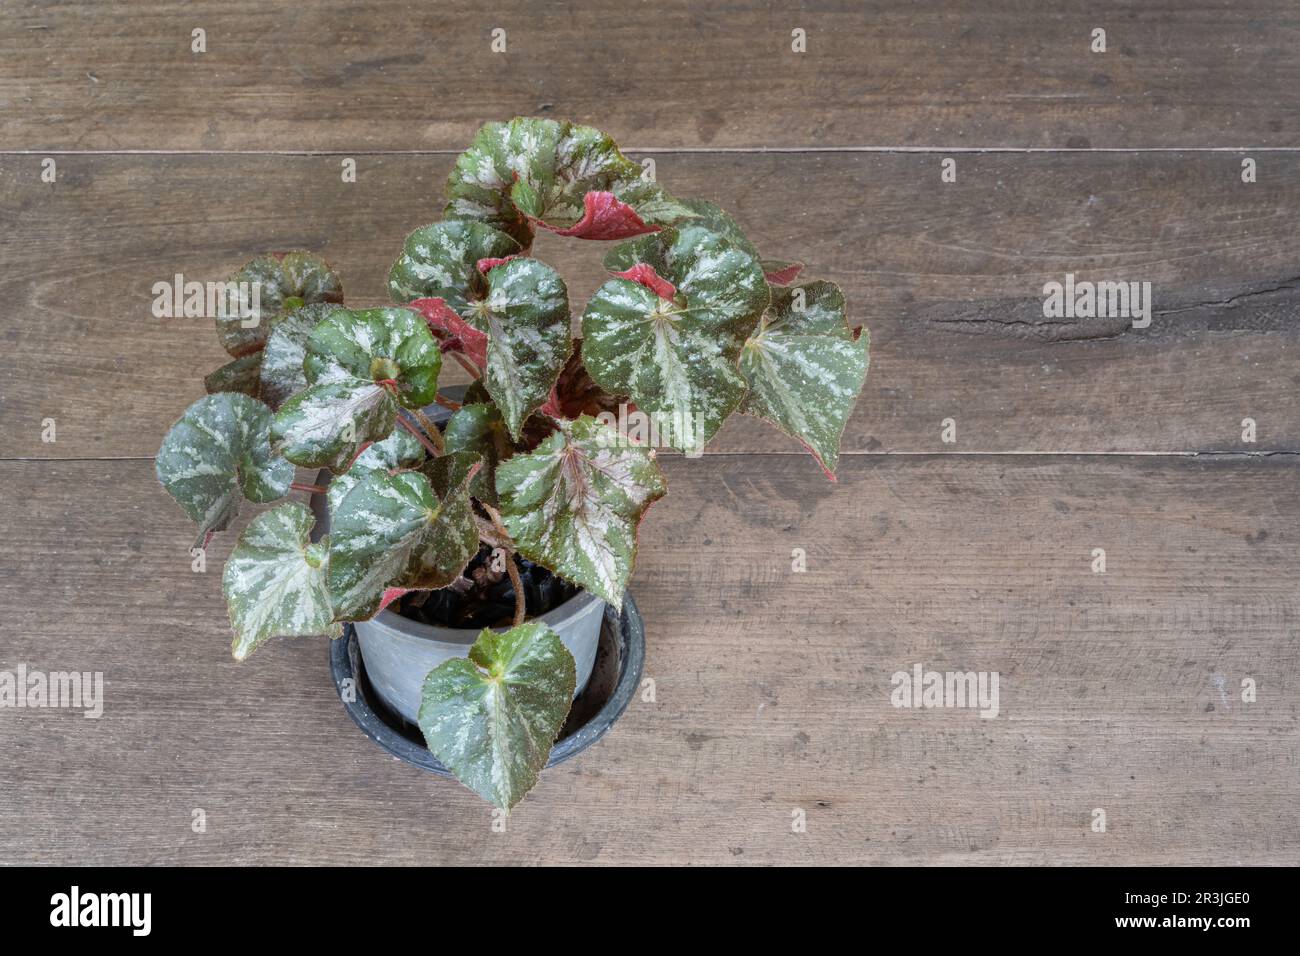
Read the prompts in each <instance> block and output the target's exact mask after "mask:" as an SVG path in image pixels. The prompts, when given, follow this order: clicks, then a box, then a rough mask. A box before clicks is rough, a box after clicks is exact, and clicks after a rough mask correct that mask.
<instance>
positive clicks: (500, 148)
mask: <svg viewBox="0 0 1300 956" xmlns="http://www.w3.org/2000/svg"><path fill="white" fill-rule="evenodd" d="M589 193H595V194H603V195H605V196H606V197H607V199H608V203H607V204H604V205H601V206H600V210H599V211H598V210H597V209H596V208H594V207H593V206H592V205H591V204H590V203H589V201H588V199H587V196H588V194H589ZM447 197H448V200H449V201H448V203H447V209H446V215H447V217H448V218H449V219H467V220H475V221H478V222H483V223H486V224H488V225H489V226H492V227H493V228H495V229H498V230H500V231H501V232H504V233H507V234H508V235H510V236H511V237H513V238H514V239H516V240H517V241H518V242H519V244H520V245H521V246H523V247H525V248H527V247H528V246H530V245H531V244H532V241H533V226H534V224H541V225H543V226H545V227H546V228H548V229H552V230H554V231H557V232H560V233H561V234H565V235H576V236H582V237H586V238H599V239H624V238H627V237H628V236H634V235H637V234H638V233H642V232H646V231H648V230H649V229H653V228H655V227H656V226H661V225H667V224H669V223H672V222H676V221H678V220H679V219H682V218H683V217H688V218H689V217H691V216H692V215H693V214H692V213H691V211H690V210H689V209H688V208H686V207H685V206H684V205H683V204H681V203H679V202H678V201H677V200H675V199H673V198H672V197H671V196H669V195H668V194H667V193H666V192H665V191H664V190H663V188H662V187H660V186H659V184H658V183H655V182H653V181H651V180H648V179H645V178H644V177H643V176H642V169H641V167H640V165H638V164H637V163H634V162H633V161H632V160H630V159H627V158H626V157H625V156H624V155H623V154H622V153H620V152H619V150H618V147H617V146H616V145H615V143H614V140H613V139H611V138H610V137H609V136H607V135H606V134H605V133H602V132H601V131H600V130H598V129H593V128H592V127H590V126H577V125H575V124H573V123H569V122H557V121H556V120H549V119H533V118H528V117H519V118H516V119H513V120H511V121H510V122H508V123H486V124H484V126H483V127H482V128H481V129H480V130H479V131H478V133H477V134H476V135H475V137H474V141H473V142H472V143H471V144H470V146H469V148H468V149H467V150H465V152H463V153H461V155H460V157H459V158H458V159H457V160H456V166H455V168H454V169H453V170H452V172H451V175H450V177H448V180H447ZM610 204H612V206H613V207H616V209H613V208H611V205H610Z"/></svg>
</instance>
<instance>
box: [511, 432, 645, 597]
mask: <svg viewBox="0 0 1300 956" xmlns="http://www.w3.org/2000/svg"><path fill="white" fill-rule="evenodd" d="M667 491H668V485H667V482H665V481H664V477H663V473H662V472H660V470H659V465H658V464H657V463H656V462H655V460H654V452H653V451H652V450H650V449H647V448H643V447H640V446H637V445H629V444H628V442H627V439H625V438H623V437H622V436H621V435H619V433H618V432H617V431H615V430H614V429H613V428H610V427H609V426H608V425H603V424H601V423H600V422H598V421H596V419H594V418H590V417H588V416H586V415H584V416H582V417H581V418H578V419H575V420H574V421H571V422H569V421H561V422H558V428H557V430H556V431H555V433H554V434H552V435H551V436H550V437H549V438H547V439H546V440H545V441H543V442H542V443H541V444H540V445H538V446H537V449H536V450H535V451H534V452H532V453H531V454H528V455H515V456H514V457H513V458H511V459H510V460H509V461H504V462H502V463H501V464H500V465H499V466H497V497H498V498H499V499H500V500H501V515H502V517H503V519H504V520H505V524H506V529H507V530H508V531H509V532H510V536H511V537H512V538H514V540H515V543H516V544H517V545H518V546H519V551H520V553H521V554H523V555H524V557H526V558H528V559H529V560H532V561H536V562H537V563H539V564H541V565H543V566H545V567H547V568H550V569H551V570H552V571H554V572H555V573H557V574H559V575H561V576H562V577H565V578H568V579H569V580H570V581H573V582H574V583H575V584H578V585H580V586H582V587H584V588H586V589H587V590H588V591H591V592H592V593H593V594H596V595H598V596H599V597H601V598H603V599H604V600H606V601H608V602H609V603H610V604H612V605H614V607H616V608H619V607H622V605H623V592H624V591H625V590H626V589H627V582H628V578H630V577H631V576H632V565H633V563H634V561H635V559H636V531H637V526H638V525H639V524H640V522H641V517H642V515H644V514H645V510H646V509H647V508H648V507H650V505H651V503H653V502H654V501H656V500H658V499H659V498H662V497H663V496H664V494H665V493H666V492H667Z"/></svg>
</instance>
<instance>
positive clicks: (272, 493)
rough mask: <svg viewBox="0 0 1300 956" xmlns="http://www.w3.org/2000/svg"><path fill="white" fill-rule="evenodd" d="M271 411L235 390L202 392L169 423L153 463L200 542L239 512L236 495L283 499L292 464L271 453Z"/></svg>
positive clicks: (291, 471)
mask: <svg viewBox="0 0 1300 956" xmlns="http://www.w3.org/2000/svg"><path fill="white" fill-rule="evenodd" d="M270 422H271V410H270V409H269V408H267V407H266V406H265V405H263V404H262V403H261V402H259V401H257V400H256V399H253V398H249V397H248V396H247V395H240V394H238V393H236V392H220V393H218V394H216V395H207V396H205V397H203V398H200V399H199V400H198V401H197V402H195V403H194V404H193V405H191V406H190V407H189V408H187V409H186V410H185V414H184V415H182V416H181V419H180V421H178V422H177V423H176V424H175V425H173V426H172V427H171V430H170V431H168V432H167V437H166V438H164V439H163V443H162V447H161V448H159V449H158V457H157V459H156V460H155V462H154V468H155V471H156V472H157V475H158V480H159V481H160V482H161V483H162V486H163V487H164V488H166V489H167V493H168V494H170V495H171V496H172V497H173V498H175V499H176V501H177V502H178V503H179V504H180V506H181V507H182V508H184V509H185V513H186V514H188V515H189V516H190V517H191V518H193V519H194V521H196V522H198V525H199V541H200V542H205V541H206V538H207V536H208V535H209V534H211V533H212V532H214V531H222V530H224V529H225V528H226V527H228V526H229V524H230V522H231V521H232V520H233V519H234V517H235V515H236V514H238V513H239V499H240V495H241V494H242V495H243V497H245V498H247V499H248V500H249V501H257V502H266V501H274V500H276V499H277V498H283V497H284V496H285V495H286V494H288V493H289V485H290V483H292V481H293V465H292V464H290V463H289V462H287V461H285V460H284V459H283V458H279V457H276V456H275V455H273V454H272V453H271V445H270V442H269V441H268V438H267V432H268V428H269V426H270Z"/></svg>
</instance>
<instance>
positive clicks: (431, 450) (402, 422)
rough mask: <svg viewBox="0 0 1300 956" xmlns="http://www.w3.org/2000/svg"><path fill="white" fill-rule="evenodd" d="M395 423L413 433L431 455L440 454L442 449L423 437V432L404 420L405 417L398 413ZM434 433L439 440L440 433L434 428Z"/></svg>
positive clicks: (440, 438) (440, 437)
mask: <svg viewBox="0 0 1300 956" xmlns="http://www.w3.org/2000/svg"><path fill="white" fill-rule="evenodd" d="M397 424H399V425H401V426H402V427H403V428H405V429H406V430H407V431H408V432H410V433H411V434H412V435H414V436H415V439H416V441H418V442H419V443H420V444H421V445H423V446H424V450H425V451H427V452H428V453H429V454H430V455H433V456H434V457H435V458H436V457H437V456H438V455H441V454H442V449H441V448H440V447H438V446H437V445H435V444H434V443H433V442H431V441H429V439H427V438H425V437H424V433H423V432H421V431H420V429H418V428H416V427H415V426H414V425H412V424H411V423H410V422H408V421H407V420H406V417H405V416H404V415H402V414H400V413H399V414H398V416H397ZM434 434H435V435H438V440H439V441H441V440H442V435H440V434H438V432H437V429H435V430H434Z"/></svg>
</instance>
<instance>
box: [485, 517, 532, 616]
mask: <svg viewBox="0 0 1300 956" xmlns="http://www.w3.org/2000/svg"><path fill="white" fill-rule="evenodd" d="M479 504H481V505H482V506H483V510H484V511H486V512H487V513H488V517H489V518H491V519H492V530H493V531H495V532H496V533H497V534H498V535H500V536H501V537H502V538H504V539H505V540H506V541H509V542H510V547H509V548H507V549H506V573H507V574H509V575H510V584H511V585H512V586H513V587H514V589H515V623H514V626H515V627H518V626H519V625H520V624H522V623H524V614H525V613H526V610H527V609H526V607H525V602H524V582H523V581H522V580H521V579H520V577H519V569H518V568H517V567H515V546H514V544H515V542H514V539H513V538H512V537H510V532H509V531H507V530H506V525H505V522H504V521H502V520H501V512H499V511H497V509H496V508H493V507H492V506H491V505H490V504H487V503H486V502H482V501H480V502H479Z"/></svg>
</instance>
